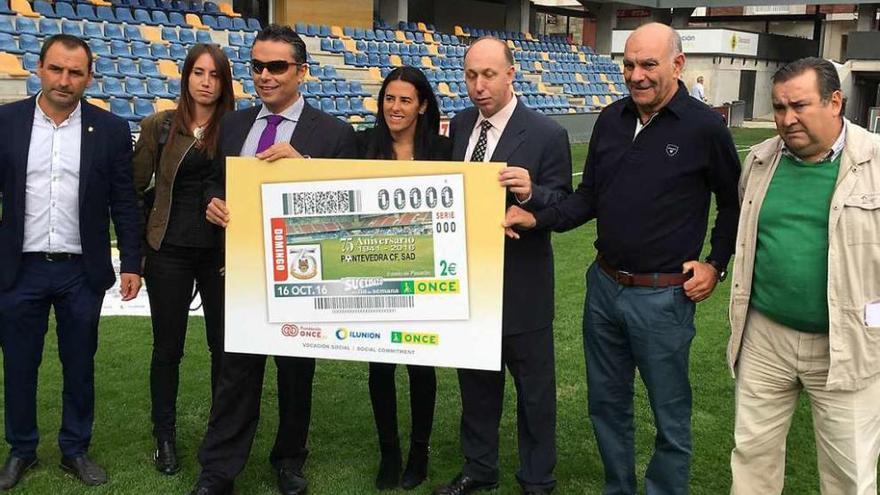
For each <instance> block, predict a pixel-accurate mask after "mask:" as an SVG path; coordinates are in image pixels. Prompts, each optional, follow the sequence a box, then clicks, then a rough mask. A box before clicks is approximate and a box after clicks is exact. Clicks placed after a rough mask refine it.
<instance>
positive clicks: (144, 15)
mask: <svg viewBox="0 0 880 495" xmlns="http://www.w3.org/2000/svg"><path fill="white" fill-rule="evenodd" d="M134 21H135V22H136V23H139V24H146V25H148V26H155V25H156V23H155V22H154V21H153V18H152V17H151V16H150V13H149V12H147V11H146V10H144V9H135V11H134Z"/></svg>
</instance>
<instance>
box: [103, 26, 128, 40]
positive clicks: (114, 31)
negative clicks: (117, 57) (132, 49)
mask: <svg viewBox="0 0 880 495" xmlns="http://www.w3.org/2000/svg"><path fill="white" fill-rule="evenodd" d="M104 37H105V38H110V39H111V40H125V39H126V37H125V34H123V32H122V24H109V23H108V24H107V25H105V26H104Z"/></svg>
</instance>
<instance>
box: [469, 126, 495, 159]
mask: <svg viewBox="0 0 880 495" xmlns="http://www.w3.org/2000/svg"><path fill="white" fill-rule="evenodd" d="M491 128H492V123H491V122H489V121H488V120H484V121H483V122H482V123H480V138H479V139H477V145H476V146H474V152H473V153H471V161H472V162H481V161H483V158H486V141H487V140H488V132H489V129H491Z"/></svg>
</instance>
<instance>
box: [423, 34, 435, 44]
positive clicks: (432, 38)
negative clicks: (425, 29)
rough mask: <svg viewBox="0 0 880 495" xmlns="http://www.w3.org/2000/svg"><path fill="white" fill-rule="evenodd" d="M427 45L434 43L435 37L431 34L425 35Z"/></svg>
mask: <svg viewBox="0 0 880 495" xmlns="http://www.w3.org/2000/svg"><path fill="white" fill-rule="evenodd" d="M425 43H428V44H430V43H434V35H433V34H431V33H425Z"/></svg>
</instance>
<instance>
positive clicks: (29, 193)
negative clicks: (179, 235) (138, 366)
mask: <svg viewBox="0 0 880 495" xmlns="http://www.w3.org/2000/svg"><path fill="white" fill-rule="evenodd" d="M91 67H92V53H91V50H89V46H88V45H87V44H86V43H85V42H83V41H82V40H81V39H79V38H76V37H73V36H68V35H57V36H52V37H50V38H48V39H47V40H46V41H45V43H44V44H43V47H42V51H41V52H40V61H39V65H38V69H37V73H38V74H39V76H40V83H41V87H42V90H41V91H40V93H39V94H37V95H36V96H34V97H31V98H28V99H26V100H22V101H18V102H15V103H10V104H7V105H3V106H0V136H3V137H4V139H3V141H2V143H0V193H2V205H0V342H2V346H3V379H4V386H5V397H4V399H5V400H4V406H5V408H4V410H5V414H6V441H7V442H9V444H10V446H11V452H10V455H9V457H8V459H7V460H6V464H5V465H4V466H3V469H2V471H0V489H2V490H7V489H9V488H12V487H13V486H15V485H16V484H17V483H18V482H19V480H20V479H21V477H22V476H23V475H24V473H25V471H27V469H28V468H30V467H31V466H33V465H34V464H36V461H37V457H36V452H37V443H38V441H39V432H38V431H37V397H36V396H37V371H38V369H39V366H40V361H41V358H42V353H43V340H44V338H45V335H46V332H47V331H48V325H49V310H50V308H52V307H54V309H55V320H56V325H57V326H56V331H57V333H58V354H59V356H60V357H61V365H62V372H63V376H64V388H63V392H62V404H63V409H62V418H61V431H60V432H59V434H58V445H59V447H60V448H61V453H62V459H61V467H62V468H64V469H65V470H67V471H70V472H71V473H72V474H74V475H75V476H77V477H78V478H80V479H81V480H82V481H83V482H84V483H86V484H88V485H100V484H103V483H105V482H106V481H107V474H106V473H105V472H104V470H103V469H102V468H101V467H100V466H98V465H97V464H96V463H95V462H94V461H92V460H91V459H89V457H88V455H87V453H88V449H89V443H90V441H91V437H92V424H93V421H94V409H95V386H94V356H95V351H96V350H97V347H98V320H99V318H100V315H101V303H102V301H103V299H104V292H105V291H106V290H107V289H109V288H110V287H111V286H112V285H113V282H114V281H115V275H114V272H113V266H112V265H111V262H110V229H109V223H110V217H112V219H113V224H114V227H115V229H116V239H117V246H118V248H119V252H120V256H121V262H122V267H121V272H122V275H121V282H122V296H123V299H124V300H129V299H132V298H134V297H135V296H136V295H137V293H138V290H139V289H140V284H141V279H140V274H139V273H140V263H141V255H140V232H141V226H140V212H139V210H138V207H137V201H136V199H135V194H134V185H133V183H132V177H131V134H130V132H129V129H128V124H127V123H126V122H125V121H124V120H122V119H120V118H118V117H116V116H114V115H113V114H111V113H108V112H105V111H103V110H101V109H99V108H97V107H95V106H93V105H90V104H88V103H86V102H85V101H82V96H83V93H84V92H85V90H86V87H87V86H88V84H89V82H90V81H91V78H92V71H91Z"/></svg>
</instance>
